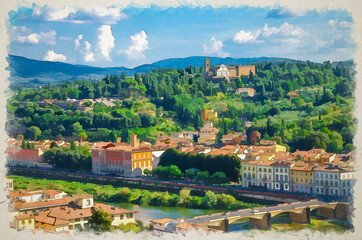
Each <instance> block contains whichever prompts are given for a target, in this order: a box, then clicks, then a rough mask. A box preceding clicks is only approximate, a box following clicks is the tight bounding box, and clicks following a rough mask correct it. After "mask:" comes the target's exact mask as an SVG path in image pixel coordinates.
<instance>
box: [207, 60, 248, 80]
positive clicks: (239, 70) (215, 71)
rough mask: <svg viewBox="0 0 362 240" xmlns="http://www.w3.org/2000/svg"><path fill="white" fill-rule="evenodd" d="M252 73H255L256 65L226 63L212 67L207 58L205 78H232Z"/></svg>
mask: <svg viewBox="0 0 362 240" xmlns="http://www.w3.org/2000/svg"><path fill="white" fill-rule="evenodd" d="M250 73H252V74H253V75H255V65H231V66H226V65H225V64H221V65H215V66H213V67H211V65H210V59H209V58H206V59H205V78H206V79H212V80H217V79H223V78H226V79H232V78H238V77H242V76H249V74H250Z"/></svg>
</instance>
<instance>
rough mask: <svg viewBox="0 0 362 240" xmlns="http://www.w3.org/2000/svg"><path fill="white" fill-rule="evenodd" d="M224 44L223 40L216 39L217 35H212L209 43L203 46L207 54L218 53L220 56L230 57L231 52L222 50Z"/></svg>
mask: <svg viewBox="0 0 362 240" xmlns="http://www.w3.org/2000/svg"><path fill="white" fill-rule="evenodd" d="M223 45H224V44H223V42H222V41H221V40H216V38H215V37H212V38H210V40H209V42H208V43H206V44H204V45H202V48H203V50H204V53H206V54H216V55H217V56H219V57H230V53H227V52H224V51H223V50H222V47H223Z"/></svg>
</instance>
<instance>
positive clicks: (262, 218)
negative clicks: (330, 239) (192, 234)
mask: <svg viewBox="0 0 362 240" xmlns="http://www.w3.org/2000/svg"><path fill="white" fill-rule="evenodd" d="M314 210H315V214H316V215H319V216H323V217H328V218H340V219H348V218H350V215H351V212H352V206H351V204H350V203H346V202H330V203H327V202H322V201H318V200H310V201H308V202H294V203H284V204H279V205H276V206H271V207H260V208H252V209H250V208H249V209H241V210H238V211H234V212H224V213H215V214H211V215H203V216H196V217H194V218H190V219H186V220H185V221H186V222H191V223H195V224H199V225H203V226H207V227H210V228H215V229H219V230H223V231H225V232H228V231H229V224H232V223H234V222H236V221H237V220H240V219H246V218H249V224H250V226H251V227H252V228H257V229H262V230H270V229H271V219H272V218H273V217H275V216H277V215H279V214H281V213H288V215H289V218H290V220H292V221H294V222H297V223H310V215H311V212H312V211H314Z"/></svg>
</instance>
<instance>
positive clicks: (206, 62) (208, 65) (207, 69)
mask: <svg viewBox="0 0 362 240" xmlns="http://www.w3.org/2000/svg"><path fill="white" fill-rule="evenodd" d="M208 71H210V58H205V73H207V72H208Z"/></svg>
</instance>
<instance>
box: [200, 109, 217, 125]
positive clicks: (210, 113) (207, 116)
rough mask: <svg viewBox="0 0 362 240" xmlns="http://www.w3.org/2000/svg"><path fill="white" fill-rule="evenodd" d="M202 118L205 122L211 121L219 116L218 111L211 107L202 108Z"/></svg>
mask: <svg viewBox="0 0 362 240" xmlns="http://www.w3.org/2000/svg"><path fill="white" fill-rule="evenodd" d="M201 118H202V120H203V121H204V122H207V121H210V120H211V119H214V118H217V112H215V111H214V109H213V108H211V109H201Z"/></svg>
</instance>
